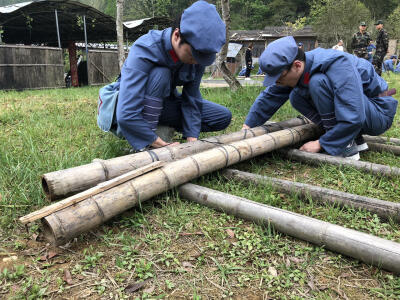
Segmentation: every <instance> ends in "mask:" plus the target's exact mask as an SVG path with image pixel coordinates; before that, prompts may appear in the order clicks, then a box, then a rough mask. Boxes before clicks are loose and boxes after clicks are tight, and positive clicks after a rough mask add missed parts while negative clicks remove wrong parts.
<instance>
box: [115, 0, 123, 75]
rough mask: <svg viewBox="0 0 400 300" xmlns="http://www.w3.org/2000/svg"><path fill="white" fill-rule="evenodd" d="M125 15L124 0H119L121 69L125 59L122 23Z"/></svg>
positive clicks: (119, 59) (118, 35)
mask: <svg viewBox="0 0 400 300" xmlns="http://www.w3.org/2000/svg"><path fill="white" fill-rule="evenodd" d="M123 16H124V0H117V20H116V26H117V43H118V63H119V69H120V70H121V69H122V65H123V64H124V60H125V51H124V25H123V23H122V18H123Z"/></svg>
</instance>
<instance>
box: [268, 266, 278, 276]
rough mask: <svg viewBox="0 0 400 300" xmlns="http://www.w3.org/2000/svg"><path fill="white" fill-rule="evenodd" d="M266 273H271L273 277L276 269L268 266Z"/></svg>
mask: <svg viewBox="0 0 400 300" xmlns="http://www.w3.org/2000/svg"><path fill="white" fill-rule="evenodd" d="M268 273H269V274H271V275H272V276H274V277H277V276H278V272H277V271H276V269H275V268H274V267H269V268H268Z"/></svg>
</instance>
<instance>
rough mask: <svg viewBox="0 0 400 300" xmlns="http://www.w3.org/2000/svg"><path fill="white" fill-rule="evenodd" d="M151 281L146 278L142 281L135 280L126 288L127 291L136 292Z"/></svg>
mask: <svg viewBox="0 0 400 300" xmlns="http://www.w3.org/2000/svg"><path fill="white" fill-rule="evenodd" d="M148 281H149V279H147V280H145V281H141V282H135V283H132V284H129V285H128V286H127V287H126V288H125V292H127V293H131V294H133V293H134V292H136V291H138V290H140V289H141V288H142V287H144V285H145V284H146V283H147V282H148Z"/></svg>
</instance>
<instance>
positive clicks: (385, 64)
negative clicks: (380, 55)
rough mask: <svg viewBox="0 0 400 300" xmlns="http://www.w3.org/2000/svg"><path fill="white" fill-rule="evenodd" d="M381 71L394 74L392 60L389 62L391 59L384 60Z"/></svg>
mask: <svg viewBox="0 0 400 300" xmlns="http://www.w3.org/2000/svg"><path fill="white" fill-rule="evenodd" d="M382 70H384V71H392V72H394V65H393V60H391V59H387V60H385V61H384V62H383V68H382Z"/></svg>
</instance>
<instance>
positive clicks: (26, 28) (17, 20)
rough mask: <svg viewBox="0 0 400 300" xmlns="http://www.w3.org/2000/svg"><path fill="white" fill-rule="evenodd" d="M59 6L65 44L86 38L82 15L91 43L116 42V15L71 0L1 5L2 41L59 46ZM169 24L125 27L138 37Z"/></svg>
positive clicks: (160, 21) (156, 21)
mask: <svg viewBox="0 0 400 300" xmlns="http://www.w3.org/2000/svg"><path fill="white" fill-rule="evenodd" d="M56 9H57V14H58V23H59V29H60V39H61V42H62V43H64V44H65V43H66V42H68V41H84V32H83V15H85V18H86V29H87V37H88V42H106V41H116V39H117V34H116V29H115V19H114V18H113V17H111V16H109V15H106V14H104V13H102V12H100V11H98V10H97V9H95V8H93V7H91V6H88V5H85V4H82V3H79V2H76V1H72V0H38V1H31V2H24V3H19V4H15V5H8V6H4V7H0V26H2V27H3V31H4V33H3V39H2V40H3V41H4V42H5V43H14V44H17V43H22V44H46V45H57V27H56V19H55V10H56ZM170 24H171V20H170V19H169V18H167V17H155V18H149V19H143V20H138V21H137V22H136V24H134V25H136V26H130V27H126V26H125V28H124V31H125V32H124V37H125V38H126V37H128V39H130V40H136V39H137V38H138V37H139V36H140V35H142V34H144V33H146V32H147V31H148V30H149V29H153V28H154V26H155V25H157V26H158V28H159V29H162V28H166V27H169V26H170Z"/></svg>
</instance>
